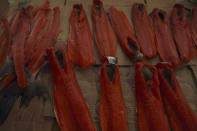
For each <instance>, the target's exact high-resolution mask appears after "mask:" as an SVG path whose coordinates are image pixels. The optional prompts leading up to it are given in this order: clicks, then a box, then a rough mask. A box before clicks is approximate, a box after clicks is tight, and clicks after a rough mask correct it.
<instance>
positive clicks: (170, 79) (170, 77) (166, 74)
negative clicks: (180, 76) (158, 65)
mask: <svg viewBox="0 0 197 131" xmlns="http://www.w3.org/2000/svg"><path fill="white" fill-rule="evenodd" d="M162 74H163V76H164V77H165V79H166V81H167V82H168V84H169V86H170V87H171V88H172V89H173V81H172V76H171V73H170V71H168V70H165V69H163V70H162Z"/></svg>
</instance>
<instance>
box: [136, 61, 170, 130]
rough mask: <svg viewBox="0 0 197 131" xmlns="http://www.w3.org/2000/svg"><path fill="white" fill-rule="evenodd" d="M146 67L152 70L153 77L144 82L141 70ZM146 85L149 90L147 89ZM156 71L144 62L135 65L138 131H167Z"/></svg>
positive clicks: (166, 121)
mask: <svg viewBox="0 0 197 131" xmlns="http://www.w3.org/2000/svg"><path fill="white" fill-rule="evenodd" d="M144 67H148V68H150V69H152V70H153V77H152V79H151V80H149V81H145V78H144V75H143V73H142V70H143V68H144ZM148 84H149V86H150V90H149V89H148ZM159 84H160V83H159V79H158V72H157V69H156V68H155V67H154V66H153V65H150V64H147V63H146V62H138V63H136V65H135V91H136V101H137V116H138V130H139V131H169V130H170V128H169V125H168V120H167V117H166V115H165V113H164V109H163V105H162V98H161V95H160V90H159Z"/></svg>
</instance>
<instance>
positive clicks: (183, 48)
mask: <svg viewBox="0 0 197 131" xmlns="http://www.w3.org/2000/svg"><path fill="white" fill-rule="evenodd" d="M170 22H171V26H172V30H173V33H174V39H175V43H176V45H177V47H178V50H179V54H180V57H181V58H182V60H183V61H185V62H189V61H190V60H191V57H192V56H193V54H192V48H193V47H192V37H191V34H190V29H189V26H188V20H187V16H186V13H185V9H184V6H183V5H180V4H176V5H175V6H174V8H173V10H172V12H171V17H170Z"/></svg>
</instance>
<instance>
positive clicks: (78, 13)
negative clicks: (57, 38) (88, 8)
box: [76, 8, 81, 16]
mask: <svg viewBox="0 0 197 131" xmlns="http://www.w3.org/2000/svg"><path fill="white" fill-rule="evenodd" d="M76 11H77V15H78V16H80V14H81V9H80V8H76Z"/></svg>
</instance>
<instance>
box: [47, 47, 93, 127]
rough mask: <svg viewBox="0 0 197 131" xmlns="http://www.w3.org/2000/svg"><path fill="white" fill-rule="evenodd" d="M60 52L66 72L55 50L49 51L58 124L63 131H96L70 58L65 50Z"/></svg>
mask: <svg viewBox="0 0 197 131" xmlns="http://www.w3.org/2000/svg"><path fill="white" fill-rule="evenodd" d="M58 51H59V52H61V54H62V56H63V60H64V62H63V63H64V70H63V69H62V68H61V66H60V65H59V61H58V60H57V58H56V56H55V54H56V52H55V49H54V48H50V49H47V54H48V60H49V64H50V71H51V74H52V78H53V86H54V106H55V112H56V116H57V119H58V124H59V126H60V128H61V130H62V131H96V127H95V124H94V122H93V120H92V118H91V116H90V113H89V111H88V108H87V105H86V103H85V99H84V98H83V96H82V93H81V91H80V88H79V87H78V83H77V80H76V76H75V72H74V70H73V69H72V66H71V65H70V63H69V60H68V57H67V55H66V53H65V51H64V49H58ZM57 76H58V77H57Z"/></svg>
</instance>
